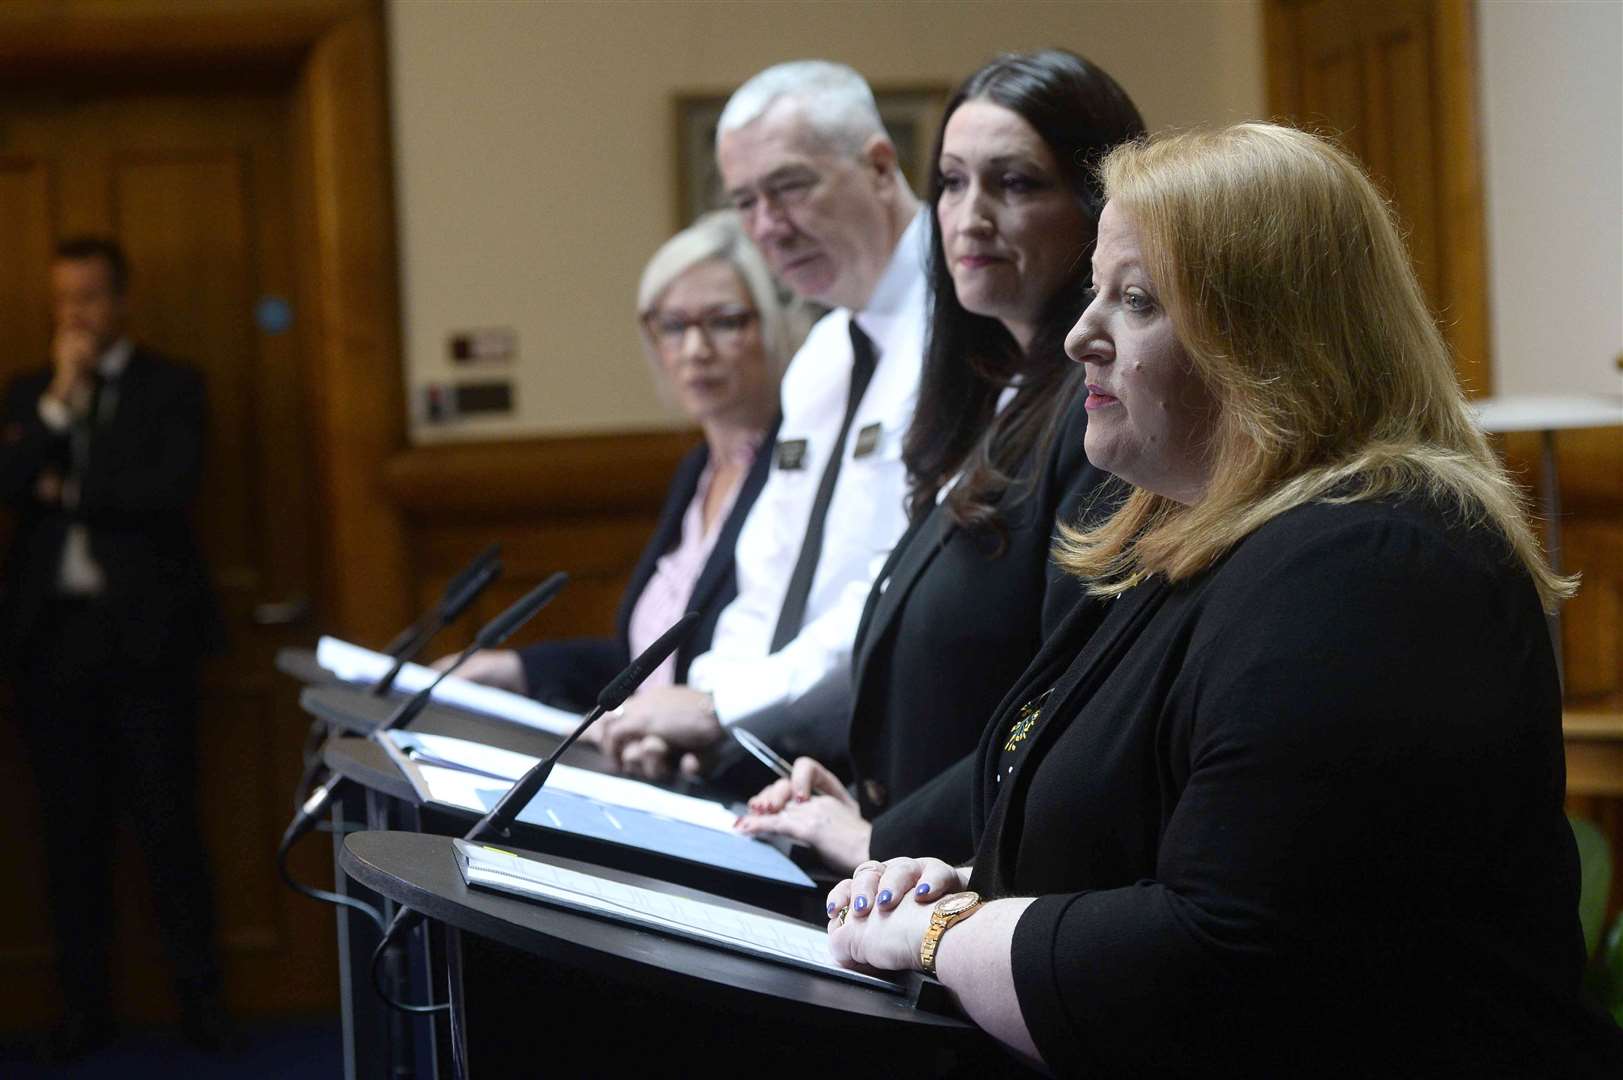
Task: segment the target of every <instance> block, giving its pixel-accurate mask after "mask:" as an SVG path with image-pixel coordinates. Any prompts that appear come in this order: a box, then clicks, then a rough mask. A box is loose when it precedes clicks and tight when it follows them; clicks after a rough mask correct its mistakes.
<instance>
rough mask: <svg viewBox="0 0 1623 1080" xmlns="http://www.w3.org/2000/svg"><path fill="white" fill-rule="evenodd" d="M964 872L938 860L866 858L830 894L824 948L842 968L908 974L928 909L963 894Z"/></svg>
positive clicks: (916, 964) (914, 965) (913, 965)
mask: <svg viewBox="0 0 1623 1080" xmlns="http://www.w3.org/2000/svg"><path fill="white" fill-rule="evenodd" d="M968 880H969V875H968V873H967V871H960V870H959V869H958V868H957V867H954V866H951V865H950V864H948V863H944V862H942V861H941V860H940V859H906V858H902V859H890V860H888V861H886V862H878V861H875V860H872V859H870V860H868V861H867V862H864V863H862V864H861V865H859V866H858V867H857V868H856V871H855V872H854V873H853V874H852V875H851V877H849V878H847V879H846V880H845V881H842V882H840V883H839V884H838V885H836V886H834V888H833V889H832V890H830V892H829V894H828V946H829V951H830V952H831V953H832V954H833V956H834V960H835V961H836V962H837V963H839V964H840V965H842V966H844V967H850V968H868V969H870V970H877V971H912V970H914V969H916V968H918V967H919V966H920V964H919V943H920V942H922V941H923V940H924V931H925V930H926V929H927V928H928V927H929V925H930V908H931V906H932V905H933V904H934V903H935V902H936V901H937V900H940V899H941V898H942V897H943V896H947V895H949V894H951V893H955V892H958V891H960V890H962V889H963V888H964V886H965V884H966V883H967V882H968Z"/></svg>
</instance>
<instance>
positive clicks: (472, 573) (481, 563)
mask: <svg viewBox="0 0 1623 1080" xmlns="http://www.w3.org/2000/svg"><path fill="white" fill-rule="evenodd" d="M501 554H502V546H501V544H499V543H497V544H491V545H490V546H489V547H487V548H485V550H483V551H481V552H480V553H479V554H477V555H475V556H474V557H473V561H472V562H470V563H468V565H467V566H464V567H463V568H462V569H461V570H458V571H457V573H456V576H455V577H453V578H452V579H451V580H450V581H448V582H446V583H445V591H444V592H443V593H441V594H440V610H441V611H442V612H443V611H445V610H447V609H448V608H449V606H450V603H451V598H452V597H454V596H456V595H457V594H458V593H460V592H462V591H463V590H464V589H466V588H467V586H468V583H469V582H470V581H472V580H473V579H474V578H476V577H478V576H479V573H480V572H481V571H482V570H484V568H485V567H487V566H489V565H490V564H491V563H493V562H495V561H496V560H497V559H499V558H501ZM446 621H447V622H449V621H450V619H447V620H446Z"/></svg>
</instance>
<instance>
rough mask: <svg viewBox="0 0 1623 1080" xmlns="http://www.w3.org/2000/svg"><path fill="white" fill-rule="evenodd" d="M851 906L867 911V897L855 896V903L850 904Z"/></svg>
mask: <svg viewBox="0 0 1623 1080" xmlns="http://www.w3.org/2000/svg"><path fill="white" fill-rule="evenodd" d="M851 906H852V907H854V908H856V909H857V910H858V911H867V910H868V898H867V897H866V896H859V897H857V901H856V903H854V904H852V905H851Z"/></svg>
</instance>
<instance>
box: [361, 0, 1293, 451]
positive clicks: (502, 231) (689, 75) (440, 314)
mask: <svg viewBox="0 0 1623 1080" xmlns="http://www.w3.org/2000/svg"><path fill="white" fill-rule="evenodd" d="M389 24H390V35H391V62H392V65H393V69H392V79H393V95H394V100H393V108H394V135H395V153H396V181H397V185H398V189H397V194H398V200H399V215H400V233H401V236H400V239H401V245H400V258H401V280H402V283H403V288H404V321H405V327H404V330H405V334H404V340H405V347H406V379H407V384H408V391H412V390H414V388H416V387H418V386H421V385H422V384H424V383H427V382H433V381H442V380H445V379H446V378H448V377H449V375H450V373H451V371H452V368H451V365H450V363H449V361H448V360H447V359H446V352H445V339H446V336H447V334H448V333H450V332H451V331H452V330H454V329H462V328H477V327H484V326H510V327H514V328H516V329H517V331H518V335H519V353H520V355H519V360H518V362H517V364H516V365H515V368H514V381H515V383H516V389H517V414H516V416H515V417H514V418H513V419H512V420H509V421H501V422H485V423H481V424H465V425H461V426H459V427H457V428H455V429H453V430H449V431H447V430H444V429H424V428H423V427H422V426H421V425H417V424H416V423H415V421H414V437H416V438H418V439H419V440H420V441H432V440H437V439H442V438H480V437H504V436H512V435H538V434H554V433H570V432H590V431H601V430H627V429H638V428H644V429H646V428H657V427H670V426H675V425H676V424H677V423H678V421H677V420H676V419H675V418H673V417H672V416H671V414H670V413H669V412H667V411H666V410H665V409H663V408H662V407H661V405H660V404H659V402H658V400H657V398H656V397H655V395H654V392H653V389H652V387H651V386H650V384H649V379H648V374H647V369H646V367H645V366H644V364H643V361H642V357H641V352H640V350H639V347H638V344H637V338H636V333H635V330H634V328H633V323H632V317H631V312H632V305H633V299H632V295H633V291H634V289H635V284H636V277H637V274H638V272H639V271H640V269H641V266H642V263H643V261H644V259H646V258H647V256H648V255H649V254H650V253H651V252H652V251H653V249H654V247H655V246H656V245H658V244H659V242H660V241H661V240H663V239H664V238H665V237H666V236H667V235H668V234H669V233H670V232H671V231H672V229H673V227H674V226H675V224H676V222H675V190H674V188H675V166H674V164H673V161H674V157H675V152H676V151H675V143H676V140H675V131H674V113H673V108H672V104H671V101H672V95H673V94H675V93H678V92H722V93H724V92H726V91H727V90H729V89H731V88H732V87H734V86H736V85H737V84H738V83H739V82H740V81H742V80H743V79H744V78H746V77H748V76H749V75H751V74H752V73H754V72H755V71H757V70H759V69H761V68H763V67H765V66H767V65H768V64H772V63H776V62H778V61H781V60H788V59H794V58H798V57H806V56H821V57H827V58H830V59H835V60H841V61H845V62H847V63H849V64H852V65H853V66H855V67H856V68H857V69H858V70H860V71H862V72H863V73H865V74H866V75H867V76H868V77H869V79H870V80H871V81H873V82H874V83H876V84H880V85H884V84H893V85H894V84H908V83H939V84H942V85H948V86H950V85H951V84H953V83H955V82H956V81H958V80H959V79H961V78H962V77H963V76H964V75H966V74H968V73H969V72H970V71H971V70H973V69H974V68H975V67H976V66H978V65H979V64H980V63H982V62H983V61H985V60H986V59H988V58H989V57H990V56H991V55H993V54H994V53H997V52H1000V51H1003V50H1008V49H1028V48H1036V47H1040V46H1044V45H1062V46H1065V47H1068V48H1071V49H1074V50H1076V51H1078V52H1080V53H1082V54H1083V55H1085V56H1088V57H1089V58H1091V59H1093V60H1096V61H1097V62H1098V63H1100V64H1101V65H1102V66H1104V67H1105V68H1107V69H1108V70H1109V71H1110V72H1111V73H1112V74H1113V75H1115V76H1116V77H1117V78H1118V79H1119V80H1120V81H1121V83H1122V84H1123V85H1124V86H1126V88H1127V89H1128V91H1129V92H1130V93H1131V94H1132V95H1133V98H1134V99H1135V100H1136V101H1137V102H1138V104H1139V107H1140V109H1141V111H1142V112H1143V114H1144V117H1145V120H1146V121H1147V122H1148V123H1149V124H1150V125H1151V126H1152V127H1156V126H1163V125H1188V124H1197V123H1203V122H1220V121H1229V120H1237V119H1243V118H1247V117H1255V116H1259V115H1261V114H1262V113H1263V111H1264V89H1263V68H1262V27H1261V8H1260V4H1259V3H1257V2H1255V0H1233V2H1207V0H1196V2H1142V3H1081V2H1065V3H1034V2H998V3H981V2H931V3H906V2H886V3H881V2H873V3H843V2H827V3H799V2H786V0H785V2H748V3H722V2H697V3H694V2H683V0H665V2H660V3H631V2H623V3H622V2H598V3H539V2H537V3H489V2H469V0H458V2H450V0H393V2H392V3H391V4H390V5H389ZM413 396H415V395H413Z"/></svg>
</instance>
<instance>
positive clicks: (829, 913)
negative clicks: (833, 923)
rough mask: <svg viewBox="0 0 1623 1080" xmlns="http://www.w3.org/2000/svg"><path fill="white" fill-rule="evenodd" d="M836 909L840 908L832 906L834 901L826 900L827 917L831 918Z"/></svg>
mask: <svg viewBox="0 0 1623 1080" xmlns="http://www.w3.org/2000/svg"><path fill="white" fill-rule="evenodd" d="M838 910H840V909H839V908H837V907H835V906H834V901H832V900H830V901H829V902H828V917H829V918H831V919H832V918H833V917H834V913H835V912H836V911H838Z"/></svg>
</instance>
